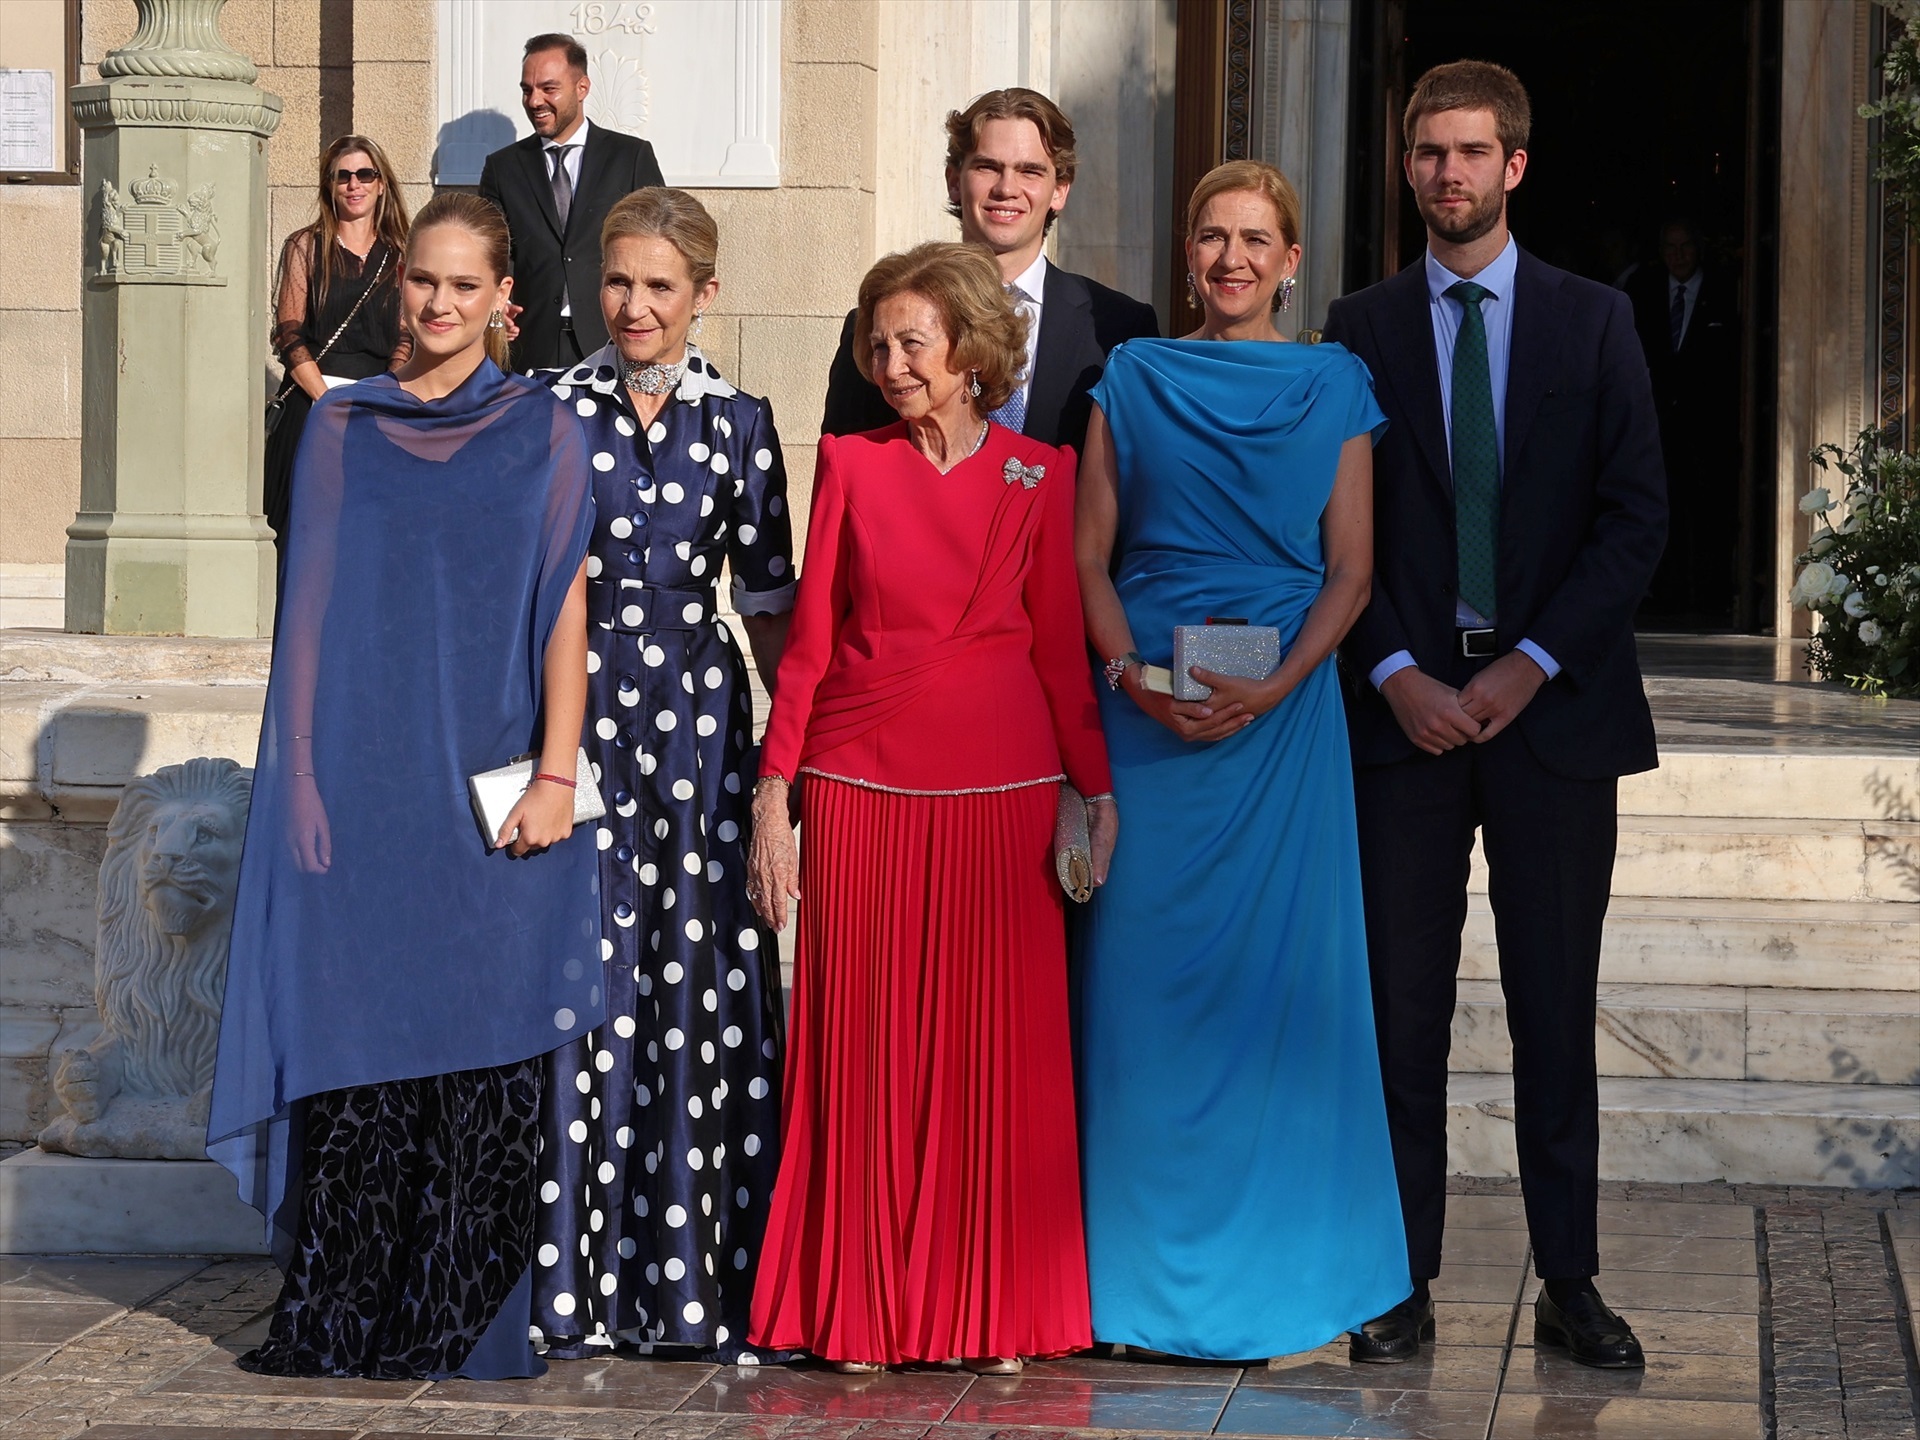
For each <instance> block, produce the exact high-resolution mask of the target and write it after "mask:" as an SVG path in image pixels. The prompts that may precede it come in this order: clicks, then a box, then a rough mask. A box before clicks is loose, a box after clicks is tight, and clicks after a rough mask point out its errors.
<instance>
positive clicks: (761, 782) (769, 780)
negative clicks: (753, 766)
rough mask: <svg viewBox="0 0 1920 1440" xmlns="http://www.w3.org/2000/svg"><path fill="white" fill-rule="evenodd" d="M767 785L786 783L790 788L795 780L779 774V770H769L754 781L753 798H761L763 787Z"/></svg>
mask: <svg viewBox="0 0 1920 1440" xmlns="http://www.w3.org/2000/svg"><path fill="white" fill-rule="evenodd" d="M767 785H784V786H786V787H787V788H788V789H789V790H791V789H792V788H793V782H792V781H791V780H789V779H787V777H786V776H784V775H782V774H779V773H778V772H777V771H774V772H769V773H768V774H765V775H762V776H761V777H760V778H759V779H758V780H756V781H754V782H753V794H752V796H751V798H752V799H754V800H758V799H759V798H760V791H761V788H762V787H763V786H767Z"/></svg>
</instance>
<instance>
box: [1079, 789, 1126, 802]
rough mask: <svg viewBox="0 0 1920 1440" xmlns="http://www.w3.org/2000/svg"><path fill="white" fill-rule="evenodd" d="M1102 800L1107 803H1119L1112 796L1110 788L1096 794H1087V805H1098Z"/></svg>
mask: <svg viewBox="0 0 1920 1440" xmlns="http://www.w3.org/2000/svg"><path fill="white" fill-rule="evenodd" d="M1102 801H1105V802H1106V803H1107V804H1109V805H1118V804H1119V803H1120V802H1119V801H1117V800H1115V799H1114V798H1113V791H1111V790H1105V791H1102V792H1101V793H1100V794H1098V795H1089V796H1087V804H1089V805H1098V804H1100V803H1101V802H1102Z"/></svg>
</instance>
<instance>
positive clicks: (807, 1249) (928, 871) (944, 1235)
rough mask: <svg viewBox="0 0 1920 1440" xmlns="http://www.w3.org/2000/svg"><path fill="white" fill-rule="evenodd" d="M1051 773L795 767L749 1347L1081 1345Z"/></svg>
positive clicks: (848, 1354) (894, 1349)
mask: <svg viewBox="0 0 1920 1440" xmlns="http://www.w3.org/2000/svg"><path fill="white" fill-rule="evenodd" d="M1057 793H1058V792H1057V790H1056V788H1055V787H1054V786H1053V785H1033V786H1027V787H1023V788H1021V789H1018V790H1009V791H1003V792H1000V793H997V794H987V795H931V796H927V795H896V794H891V793H886V792H882V791H876V790H869V789H865V788H863V787H860V786H856V785H848V784H844V783H841V782H837V781H832V780H824V779H821V778H820V777H819V776H816V775H809V776H807V778H806V781H805V783H804V785H803V787H802V802H801V811H802V822H801V841H802V845H801V863H800V890H801V895H802V897H803V898H802V901H801V905H800V922H799V923H800V931H799V946H798V952H797V957H796V964H795V973H794V984H793V1016H792V1026H791V1031H790V1040H789V1044H788V1049H787V1073H786V1094H785V1099H786V1104H785V1111H784V1121H785V1126H786V1138H785V1148H784V1151H783V1153H782V1156H781V1161H780V1178H779V1182H778V1184H777V1185H776V1186H775V1188H774V1193H773V1207H772V1214H771V1216H770V1217H769V1219H768V1222H767V1235H766V1241H765V1245H764V1248H763V1250H762V1252H761V1259H760V1266H759V1274H758V1279H757V1283H756V1285H755V1288H754V1295H753V1328H752V1340H753V1342H754V1343H755V1344H756V1345H763V1346H768V1347H771V1348H774V1349H782V1350H786V1349H799V1350H807V1351H811V1352H812V1353H814V1354H815V1355H819V1356H822V1357H824V1358H826V1359H829V1360H865V1361H880V1362H883V1363H886V1364H899V1363H902V1362H905V1361H912V1360H928V1361H941V1360H951V1359H956V1358H967V1357H971V1356H988V1355H1002V1356H1011V1355H1021V1356H1044V1355H1059V1354H1064V1353H1067V1352H1069V1351H1073V1350H1080V1349H1084V1348H1086V1347H1087V1346H1088V1345H1089V1344H1091V1343H1092V1331H1091V1325H1090V1322H1089V1319H1088V1306H1087V1261H1086V1240H1085V1235H1084V1232H1083V1230H1082V1227H1081V1215H1080V1162H1079V1152H1078V1145H1077V1140H1076V1135H1075V1126H1074V1102H1073V1066H1072V1058H1071V1054H1070V1050H1069V1045H1070V1042H1069V1036H1068V1021H1067V977H1066V936H1065V923H1064V917H1063V915H1062V908H1063V899H1062V896H1061V893H1060V887H1059V885H1058V883H1057V882H1056V881H1055V880H1054V878H1053V866H1052V858H1051V847H1052V837H1053V822H1054V810H1055V804H1056V797H1057Z"/></svg>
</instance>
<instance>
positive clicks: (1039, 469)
mask: <svg viewBox="0 0 1920 1440" xmlns="http://www.w3.org/2000/svg"><path fill="white" fill-rule="evenodd" d="M1000 475H1001V478H1002V479H1004V480H1005V481H1006V482H1007V484H1009V485H1011V484H1012V483H1013V482H1014V481H1016V480H1018V481H1019V482H1020V483H1021V484H1022V485H1024V486H1026V487H1027V489H1029V490H1031V489H1033V487H1034V486H1036V485H1038V484H1039V483H1040V482H1041V481H1042V480H1044V479H1046V478H1047V467H1046V466H1044V465H1022V464H1021V463H1020V462H1019V461H1018V460H1016V459H1014V458H1013V457H1012V456H1011V455H1009V456H1008V457H1007V463H1006V464H1005V465H1002V466H1001V467H1000Z"/></svg>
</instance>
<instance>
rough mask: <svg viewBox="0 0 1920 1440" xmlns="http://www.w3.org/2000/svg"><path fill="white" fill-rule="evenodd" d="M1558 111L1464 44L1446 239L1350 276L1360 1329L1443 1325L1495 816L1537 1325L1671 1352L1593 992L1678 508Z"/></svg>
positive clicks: (1602, 1362)
mask: <svg viewBox="0 0 1920 1440" xmlns="http://www.w3.org/2000/svg"><path fill="white" fill-rule="evenodd" d="M1530 123H1531V112H1530V107H1529V104H1528V101H1527V94H1526V91H1525V89H1524V88H1522V86H1521V84H1520V82H1519V80H1518V79H1517V78H1515V76H1514V75H1513V74H1512V73H1511V72H1509V71H1507V70H1504V69H1502V68H1500V67H1499V66H1497V65H1489V64H1485V63H1482V62H1479V61H1461V62H1458V63H1455V64H1451V65H1443V66H1440V67H1439V68H1437V69H1435V70H1432V71H1429V72H1428V73H1427V74H1426V75H1425V76H1424V77H1423V78H1422V79H1421V81H1420V83H1419V85H1418V86H1416V87H1415V89H1414V92H1413V95H1412V97H1411V98H1410V99H1409V101H1408V103H1407V112H1406V119H1405V134H1406V142H1407V157H1406V176H1407V183H1408V185H1409V186H1410V187H1411V188H1412V190H1413V196H1414V202H1415V204H1416V205H1418V207H1419V210H1420V215H1421V218H1422V219H1423V220H1424V221H1425V222H1426V227H1427V249H1426V252H1425V253H1424V254H1423V255H1422V256H1421V257H1420V259H1419V260H1417V261H1415V262H1414V263H1413V264H1412V265H1410V266H1408V267H1407V268H1406V269H1405V270H1403V271H1401V272H1400V273H1399V274H1398V275H1395V276H1393V277H1392V278H1391V279H1389V280H1385V281H1383V282H1381V283H1380V284H1378V285H1374V286H1372V287H1370V288H1368V289H1366V290H1363V291H1361V292H1360V293H1359V294H1357V295H1351V296H1348V297H1346V298H1345V299H1342V300H1338V301H1335V302H1334V304H1333V306H1332V307H1331V309H1330V311H1329V313H1328V317H1327V330H1326V334H1327V338H1328V339H1329V340H1338V341H1340V342H1342V343H1343V344H1345V345H1346V346H1348V347H1349V348H1350V349H1351V350H1353V351H1354V352H1355V353H1356V354H1357V355H1359V356H1360V358H1361V359H1362V360H1364V361H1365V362H1366V363H1367V365H1368V367H1369V368H1370V369H1371V370H1372V371H1373V376H1374V384H1375V388H1376V391H1377V393H1378V396H1379V400H1380V404H1381V406H1382V408H1384V409H1385V411H1386V413H1387V416H1388V418H1389V420H1390V421H1391V424H1390V425H1389V427H1388V429H1387V433H1386V435H1385V437H1384V438H1383V439H1382V441H1381V442H1380V445H1379V447H1378V449H1377V450H1376V451H1375V452H1374V462H1373V463H1374V582H1373V597H1372V600H1371V602H1370V603H1369V605H1368V607H1367V610H1366V612H1365V613H1364V614H1363V615H1362V616H1361V618H1360V620H1359V621H1358V622H1357V623H1356V624H1355V626H1354V628H1353V630H1352V632H1351V633H1350V635H1349V636H1348V638H1347V641H1346V644H1345V645H1344V646H1343V647H1342V651H1341V654H1342V659H1343V662H1344V665H1345V668H1346V671H1347V675H1348V680H1349V690H1348V698H1349V703H1348V724H1349V729H1350V732H1351V737H1352V745H1353V759H1354V792H1355V796H1356V799H1357V801H1358V810H1359V821H1360V856H1361V871H1362V881H1363V885H1364V889H1365V894H1366V908H1367V941H1368V951H1369V959H1370V962H1371V967H1372V971H1373V987H1374V1012H1375V1019H1376V1026H1377V1031H1378V1038H1379V1044H1380V1062H1381V1069H1382V1072H1383V1075H1384V1078H1385V1082H1386V1094H1387V1117H1388V1123H1389V1127H1390V1129H1391V1132H1392V1136H1393V1148H1394V1162H1395V1166H1396V1168H1397V1170H1398V1172H1399V1180H1400V1198H1401V1207H1402V1211H1403V1214H1404V1217H1405V1220H1406V1227H1407V1252H1408V1259H1409V1262H1410V1265H1411V1269H1412V1274H1413V1277H1414V1281H1415V1290H1414V1294H1413V1296H1412V1297H1411V1298H1410V1299H1409V1300H1407V1301H1405V1302H1404V1303H1403V1304H1401V1305H1398V1306H1396V1307H1395V1308H1394V1309H1393V1310H1391V1311H1389V1312H1388V1313H1387V1314H1385V1315H1383V1316H1381V1317H1379V1318H1378V1319H1377V1320H1374V1321H1372V1322H1371V1323H1369V1324H1368V1325H1366V1326H1365V1327H1363V1328H1362V1329H1361V1330H1360V1331H1359V1332H1357V1333H1356V1334H1355V1335H1354V1336H1353V1337H1352V1340H1351V1348H1352V1353H1353V1357H1354V1358H1355V1359H1356V1360H1365V1361H1376V1362H1390V1361H1396V1360H1404V1359H1408V1358H1410V1357H1411V1356H1413V1355H1415V1354H1417V1353H1418V1352H1419V1348H1420V1343H1421V1341H1423V1340H1425V1339H1428V1338H1431V1336H1432V1335H1433V1302H1432V1299H1431V1298H1430V1295H1429V1292H1428V1286H1427V1282H1428V1281H1429V1280H1431V1279H1432V1278H1433V1277H1434V1276H1435V1275H1437V1274H1439V1271H1440V1242H1441V1232H1442V1229H1443V1227H1444V1223H1445V1213H1446V1174H1447V1054H1448V1050H1449V1048H1450V1044H1451V1033H1450V1032H1451V1024H1452V1019H1453V1008H1454V979H1455V974H1456V972H1457V970H1458V968H1459V963H1460V934H1461V929H1462V926H1463V925H1464V923H1465V920H1466V915H1467V872H1468V863H1469V855H1470V853H1471V851H1472V848H1473V839H1474V832H1475V831H1476V830H1478V831H1479V832H1480V835H1481V839H1482V845H1483V848H1484V851H1485V854H1486V858H1487V865H1488V872H1489V886H1488V898H1489V900H1490V901H1491V903H1492V906H1493V912H1494V928H1495V932H1496V935H1497V936H1498V941H1499V951H1500V978H1501V984H1502V987H1503V989H1504V991H1505V994H1506V999H1507V1013H1508V1025H1509V1029H1510V1031H1511V1033H1512V1037H1513V1070H1514V1132H1515V1142H1516V1148H1517V1150H1518V1153H1519V1161H1520V1178H1521V1185H1522V1188H1523V1190H1524V1192H1525V1197H1526V1208H1527V1227H1528V1230H1529V1232H1530V1235H1531V1238H1532V1241H1533V1255H1534V1264H1535V1268H1536V1269H1537V1271H1538V1272H1539V1274H1540V1276H1541V1278H1542V1281H1543V1288H1542V1292H1541V1295H1540V1297H1539V1300H1538V1301H1537V1303H1536V1306H1535V1314H1534V1334H1535V1337H1536V1340H1537V1342H1538V1343H1540V1344H1542V1345H1547V1346H1555V1347H1561V1348H1564V1349H1566V1350H1567V1351H1568V1352H1569V1353H1570V1354H1571V1355H1572V1357H1573V1358H1574V1359H1575V1360H1578V1361H1581V1362H1582V1363H1584V1364H1588V1365H1595V1366H1601V1367H1606V1368H1620V1369H1637V1368H1639V1367H1641V1366H1643V1365H1644V1364H1645V1359H1644V1357H1643V1356H1642V1353H1641V1348H1640V1343H1639V1341H1638V1340H1637V1339H1635V1337H1634V1334H1633V1331H1632V1329H1631V1327H1630V1326H1629V1325H1628V1324H1627V1322H1626V1321H1625V1320H1623V1319H1621V1318H1620V1317H1619V1316H1618V1315H1616V1314H1615V1313H1614V1312H1613V1311H1612V1310H1610V1309H1609V1308H1608V1307H1607V1305H1606V1303H1605V1302H1604V1301H1603V1300H1602V1299H1601V1298H1600V1294H1599V1291H1598V1290H1597V1289H1596V1288H1595V1286H1594V1283H1593V1281H1594V1276H1595V1275H1596V1274H1597V1273H1598V1271H1599V1268H1600V1259H1599V1247H1598V1240H1597V1236H1596V1230H1597V1224H1596V1216H1595V1211H1596V1208H1597V1204H1598V1184H1599V1182H1598V1174H1599V1101H1598V1086H1597V1082H1596V1079H1595V1069H1596V1067H1595V1061H1594V1011H1595V1001H1596V987H1597V983H1598V977H1599V965H1600V935H1601V926H1602V923H1603V922H1604V920H1605V918H1606V911H1607V898H1608V893H1609V890H1610V888H1611V885H1612V877H1613V856H1614V840H1615V829H1616V813H1617V789H1618V780H1619V777H1620V776H1622V775H1628V774H1633V773H1635V772H1637V771H1641V770H1649V769H1651V768H1653V766H1654V765H1655V764H1656V763H1657V757H1656V755H1655V751H1654V735H1653V719H1652V716H1651V714H1650V713H1649V711H1648V708H1647V701H1646V695H1645V692H1644V690H1643V689H1642V687H1641V683H1640V668H1639V662H1638V659H1637V657H1636V655H1635V651H1634V642H1633V615H1634V610H1635V608H1636V607H1637V606H1638V605H1639V603H1640V600H1641V597H1642V596H1643V595H1644V594H1645V593H1646V588H1647V583H1648V581H1649V579H1650V578H1651V577H1652V575H1653V572H1654V567H1655V566H1656V564H1657V563H1658V561H1659V559H1660V551H1661V547H1662V545H1663V543H1664V541H1665V537H1666V523H1667V502H1666V477H1665V473H1664V470H1663V467H1662V464H1661V458H1660V436H1659V430H1658V425H1657V421H1656V419H1655V412H1654V404H1653V392H1652V388H1651V386H1650V384H1649V382H1648V377H1647V365H1646V360H1645V357H1644V355H1643V354H1642V352H1641V348H1640V341H1639V338H1638V336H1637V334H1636V333H1635V330H1634V320H1633V308H1632V305H1631V303H1630V302H1629V301H1628V299H1627V297H1626V296H1625V295H1623V294H1621V293H1619V292H1618V291H1615V290H1611V289H1608V288H1607V287H1606V286H1603V285H1598V284H1595V283H1593V282H1591V281H1587V280H1583V279H1580V278H1578V277H1576V276H1573V275H1569V274H1567V273H1566V272H1565V271H1562V270H1556V269H1554V268H1553V267H1552V266H1550V265H1545V264H1542V263H1541V262H1540V261H1538V260H1536V259H1534V258H1533V256H1531V255H1529V254H1527V253H1526V252H1525V251H1524V250H1521V249H1520V248H1519V247H1518V246H1517V245H1516V244H1515V243H1514V242H1513V239H1512V237H1511V236H1510V235H1509V234H1508V231H1507V195H1508V193H1509V192H1510V191H1512V190H1513V188H1514V187H1515V186H1517V185H1518V184H1519V183H1520V180H1521V177H1522V176H1523V175H1524V174H1525V173H1526V168H1527V152H1526V144H1527V132H1528V128H1529V125H1530Z"/></svg>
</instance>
